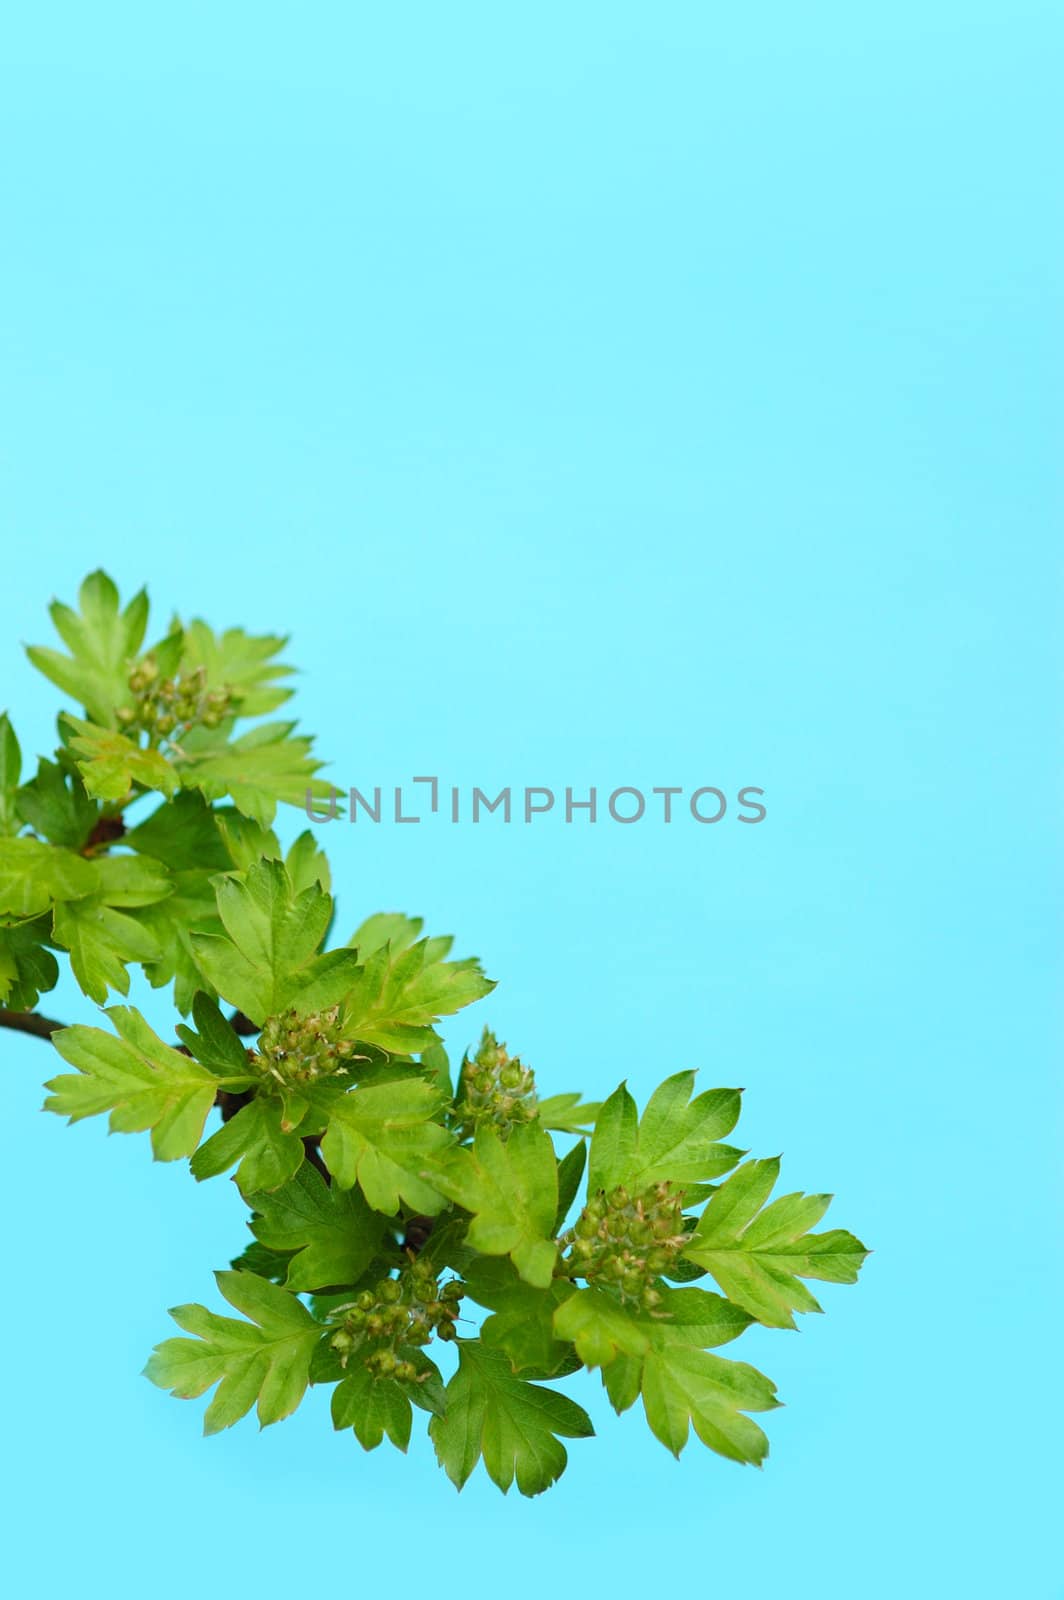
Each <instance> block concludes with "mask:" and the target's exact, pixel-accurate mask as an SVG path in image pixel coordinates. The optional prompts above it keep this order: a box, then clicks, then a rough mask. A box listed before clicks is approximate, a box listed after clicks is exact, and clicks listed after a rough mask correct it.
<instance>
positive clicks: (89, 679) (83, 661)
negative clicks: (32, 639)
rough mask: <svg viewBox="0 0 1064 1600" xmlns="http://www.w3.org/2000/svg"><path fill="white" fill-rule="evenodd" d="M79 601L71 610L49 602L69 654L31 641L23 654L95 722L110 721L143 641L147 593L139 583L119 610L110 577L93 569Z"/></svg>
mask: <svg viewBox="0 0 1064 1600" xmlns="http://www.w3.org/2000/svg"><path fill="white" fill-rule="evenodd" d="M78 605H79V611H72V610H71V608H70V607H69V606H65V605H63V604H62V602H61V601H59V600H56V601H54V602H53V604H52V605H51V607H50V608H49V610H50V613H51V617H52V621H53V623H54V624H55V628H56V632H57V633H58V634H59V636H60V638H61V639H62V641H63V643H64V644H65V645H66V646H67V649H68V650H69V651H70V655H68V656H67V655H63V654H62V652H61V651H58V650H51V649H48V648H46V647H44V646H41V645H30V646H29V647H28V648H27V651H26V654H27V655H28V656H29V658H30V660H31V661H32V662H33V664H34V666H35V667H37V669H38V670H39V671H40V672H43V673H44V675H45V677H46V678H49V679H50V680H51V682H52V683H54V684H56V685H57V686H58V687H59V688H60V689H62V691H63V693H64V694H68V695H69V696H70V697H71V699H72V700H74V701H76V702H77V703H78V704H79V705H82V706H84V707H85V710H86V711H87V712H88V714H89V716H90V717H92V718H93V720H94V721H95V722H98V723H100V724H102V725H104V726H113V725H114V720H115V710H116V708H117V707H118V706H121V705H125V704H127V703H128V702H129V698H130V694H129V685H128V683H127V677H128V671H129V665H130V663H131V661H132V660H133V658H134V657H135V656H136V654H137V652H138V651H139V649H140V647H141V645H142V644H143V642H144V630H145V628H146V626H147V621H148V597H147V594H146V593H145V591H144V590H143V589H142V590H141V591H140V592H139V594H136V595H134V596H133V599H132V600H131V601H130V602H129V604H128V605H127V606H126V608H125V610H124V611H123V610H121V609H120V604H119V598H118V590H117V589H116V588H115V586H114V584H113V583H112V582H111V579H110V578H109V577H108V576H107V574H106V573H105V572H93V573H90V574H89V576H88V577H87V578H86V579H85V582H84V583H83V584H82V585H81V589H80V591H79V594H78Z"/></svg>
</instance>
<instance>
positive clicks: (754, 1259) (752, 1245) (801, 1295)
mask: <svg viewBox="0 0 1064 1600" xmlns="http://www.w3.org/2000/svg"><path fill="white" fill-rule="evenodd" d="M779 1165H780V1164H779V1161H778V1159H773V1160H770V1161H747V1162H746V1163H745V1164H744V1165H743V1166H741V1167H740V1168H739V1170H738V1172H736V1173H734V1174H733V1175H732V1177H730V1178H729V1179H728V1181H727V1182H726V1183H723V1184H721V1186H720V1188H719V1189H718V1190H717V1192H716V1194H715V1195H714V1196H713V1198H712V1199H711V1200H710V1202H709V1205H708V1206H707V1207H706V1209H705V1211H704V1212H703V1213H702V1216H701V1218H700V1219H699V1222H698V1226H697V1227H696V1229H695V1231H694V1233H693V1234H692V1235H691V1241H690V1243H689V1244H688V1245H687V1246H686V1247H685V1249H684V1256H685V1257H687V1258H688V1259H689V1260H691V1261H694V1262H696V1263H697V1264H698V1265H699V1266H701V1267H705V1268H706V1269H707V1271H709V1272H711V1273H712V1274H713V1276H714V1278H716V1280H717V1282H718V1283H719V1284H720V1287H721V1288H722V1289H723V1290H724V1293H725V1294H726V1295H727V1296H728V1298H729V1299H730V1300H734V1301H735V1303H736V1304H737V1305H740V1306H744V1307H745V1308H746V1310H747V1311H749V1312H750V1313H751V1315H752V1316H754V1317H756V1318H757V1320H758V1321H759V1322H762V1323H764V1324H765V1326H766V1327H769V1328H793V1327H794V1325H795V1323H794V1317H793V1315H792V1312H795V1311H819V1310H820V1309H821V1308H820V1306H819V1305H818V1303H817V1301H816V1300H815V1299H814V1298H813V1296H812V1294H811V1293H810V1292H809V1290H808V1289H807V1288H806V1287H805V1285H804V1284H803V1283H801V1282H800V1281H799V1280H800V1279H801V1278H819V1279H821V1280H823V1281H824V1282H825V1283H856V1282H857V1274H858V1272H859V1271H860V1268H861V1264H862V1263H863V1261H864V1259H865V1257H866V1255H867V1254H868V1252H867V1250H866V1249H865V1247H864V1245H863V1244H862V1243H861V1241H860V1240H859V1239H855V1238H854V1236H853V1234H852V1233H845V1232H843V1230H842V1229H839V1228H836V1229H832V1230H830V1231H829V1232H827V1233H810V1232H809V1230H810V1228H812V1227H814V1226H815V1225H816V1223H818V1222H819V1221H820V1218H821V1217H822V1216H823V1215H824V1213H825V1211H826V1210H827V1209H828V1206H829V1205H830V1204H831V1196H830V1195H828V1194H809V1195H803V1194H787V1195H782V1196H781V1197H780V1198H779V1199H778V1200H775V1201H773V1203H772V1204H771V1205H766V1204H765V1202H766V1201H767V1200H768V1197H769V1195H770V1194H771V1192H772V1189H773V1186H774V1184H775V1182H776V1179H777V1177H778V1176H779ZM762 1207H764V1210H762Z"/></svg>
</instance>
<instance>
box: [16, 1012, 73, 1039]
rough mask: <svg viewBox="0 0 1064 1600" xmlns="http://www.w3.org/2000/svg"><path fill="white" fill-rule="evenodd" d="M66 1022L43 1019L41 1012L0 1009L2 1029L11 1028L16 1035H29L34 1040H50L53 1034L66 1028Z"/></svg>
mask: <svg viewBox="0 0 1064 1600" xmlns="http://www.w3.org/2000/svg"><path fill="white" fill-rule="evenodd" d="M65 1027H66V1023H65V1022H56V1021H54V1020H53V1018H51V1017H42V1016H41V1013H40V1012H39V1011H4V1010H3V1009H2V1008H0V1028H11V1029H13V1030H14V1032H15V1033H28V1034H30V1035H31V1036H32V1037H33V1038H34V1039H50V1038H51V1037H52V1034H53V1033H58V1032H59V1029H60V1028H65Z"/></svg>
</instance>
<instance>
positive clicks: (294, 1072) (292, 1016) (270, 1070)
mask: <svg viewBox="0 0 1064 1600" xmlns="http://www.w3.org/2000/svg"><path fill="white" fill-rule="evenodd" d="M354 1053H355V1045H354V1043H353V1041H352V1040H350V1039H344V1038H343V1037H342V1036H341V1022H340V1008H339V1006H330V1007H329V1009H328V1010H327V1011H315V1012H314V1013H313V1014H312V1015H311V1016H309V1017H301V1016H299V1015H298V1013H297V1012H296V1011H295V1010H294V1009H293V1010H290V1011H282V1012H281V1013H280V1015H279V1016H275V1017H268V1018H267V1019H266V1021H265V1022H264V1024H263V1026H262V1032H261V1033H260V1034H259V1042H258V1049H257V1050H256V1051H255V1054H254V1056H253V1057H252V1066H253V1067H255V1068H256V1069H257V1071H258V1072H259V1073H261V1074H262V1076H263V1077H268V1078H273V1079H274V1080H275V1082H277V1083H279V1084H280V1085H281V1087H282V1089H299V1088H305V1087H306V1085H307V1084H309V1083H314V1082H315V1081H316V1080H317V1079H318V1078H331V1077H335V1076H336V1075H337V1074H339V1073H342V1072H346V1071H347V1068H348V1064H349V1062H350V1060H351V1058H352V1056H353V1055H354Z"/></svg>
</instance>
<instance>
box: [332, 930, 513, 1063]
mask: <svg viewBox="0 0 1064 1600" xmlns="http://www.w3.org/2000/svg"><path fill="white" fill-rule="evenodd" d="M401 942H402V941H401ZM451 944H452V940H450V939H447V938H444V939H421V940H420V941H419V942H418V943H417V944H413V945H410V946H409V947H407V948H404V949H402V950H400V951H399V952H396V951H395V950H393V948H392V946H391V945H390V944H384V945H380V946H379V947H378V948H377V949H375V950H374V951H373V953H372V954H371V955H370V956H369V958H368V960H367V961H366V962H365V965H364V966H360V967H359V968H358V969H357V971H356V975H355V980H354V983H353V985H352V986H351V989H350V990H349V992H348V994H347V997H346V1000H345V1003H344V1032H345V1033H346V1034H347V1036H348V1037H349V1038H352V1039H360V1040H362V1041H364V1042H365V1043H367V1044H375V1045H379V1046H380V1048H381V1049H383V1050H394V1051H397V1052H399V1053H400V1054H407V1055H417V1054H419V1053H420V1051H422V1050H427V1049H429V1048H430V1047H431V1046H432V1045H433V1044H435V1043H436V1035H435V1033H434V1031H433V1028H432V1024H433V1023H434V1022H435V1021H436V1020H437V1019H438V1018H439V1017H441V1016H449V1015H450V1014H451V1013H452V1012H455V1011H460V1010H461V1009H462V1007H463V1006H467V1005H470V1004H471V1003H472V1002H473V1001H474V1000H479V999H481V998H482V996H484V995H486V994H490V993H491V991H492V989H494V987H495V985H494V983H492V982H491V980H490V979H488V978H485V976H484V974H483V972H482V971H481V967H480V963H479V961H475V960H467V961H446V960H444V957H445V956H446V955H447V953H448V951H449V950H450V947H451ZM358 953H359V955H360V956H361V951H360V952H358Z"/></svg>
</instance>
